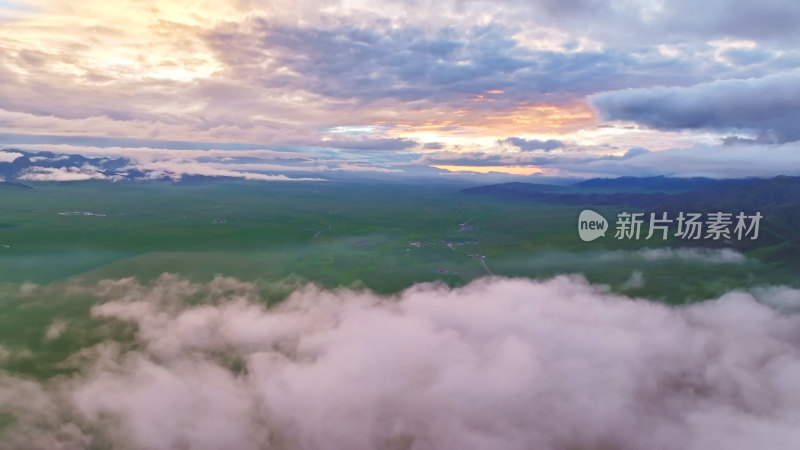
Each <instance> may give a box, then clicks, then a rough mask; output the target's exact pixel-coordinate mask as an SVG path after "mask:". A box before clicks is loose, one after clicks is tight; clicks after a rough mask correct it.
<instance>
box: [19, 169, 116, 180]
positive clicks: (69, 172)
mask: <svg viewBox="0 0 800 450" xmlns="http://www.w3.org/2000/svg"><path fill="white" fill-rule="evenodd" d="M17 179H19V180H25V181H85V180H116V179H118V177H114V176H108V175H106V174H104V173H103V172H100V170H98V169H97V168H96V167H92V166H83V167H29V168H27V169H25V170H24V171H23V172H22V173H21V174H20V175H19V176H18V177H17Z"/></svg>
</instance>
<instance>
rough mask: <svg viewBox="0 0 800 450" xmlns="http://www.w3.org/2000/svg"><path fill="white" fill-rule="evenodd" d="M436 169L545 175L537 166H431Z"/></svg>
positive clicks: (543, 170)
mask: <svg viewBox="0 0 800 450" xmlns="http://www.w3.org/2000/svg"><path fill="white" fill-rule="evenodd" d="M431 167H434V168H436V169H441V170H446V171H448V172H473V173H491V172H496V173H505V174H508V175H535V174H538V173H545V169H543V168H541V167H539V166H448V165H433V166H431Z"/></svg>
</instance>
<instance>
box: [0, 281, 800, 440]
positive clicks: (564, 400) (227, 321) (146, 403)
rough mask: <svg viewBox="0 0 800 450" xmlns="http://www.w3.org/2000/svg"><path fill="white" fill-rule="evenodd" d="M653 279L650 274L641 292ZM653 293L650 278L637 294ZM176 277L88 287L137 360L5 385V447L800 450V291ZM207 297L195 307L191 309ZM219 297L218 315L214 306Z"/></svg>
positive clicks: (84, 364) (96, 360) (113, 357)
mask: <svg viewBox="0 0 800 450" xmlns="http://www.w3.org/2000/svg"><path fill="white" fill-rule="evenodd" d="M639 281H642V280H639ZM636 282H637V281H636V280H634V283H636ZM256 290H257V287H256V286H254V285H251V284H248V283H242V282H239V281H236V280H233V279H228V278H217V279H216V280H214V281H213V282H211V283H209V284H206V285H198V284H193V283H190V282H188V281H187V280H183V279H180V278H176V277H174V276H163V277H162V278H160V279H159V280H158V282H157V283H156V284H155V285H153V286H142V285H140V284H139V283H137V282H136V281H135V280H132V279H125V280H119V281H107V282H103V283H101V284H100V285H99V286H97V287H95V288H91V289H90V290H89V291H90V292H94V293H95V295H100V296H102V297H104V298H107V299H108V300H109V301H107V302H106V303H102V304H100V305H98V306H95V307H94V308H93V310H92V312H93V315H94V316H95V318H97V319H98V320H103V319H117V320H120V321H123V322H128V323H131V324H134V325H136V330H137V331H136V344H137V345H135V346H121V345H118V344H114V343H112V342H105V343H101V344H99V345H96V346H94V347H91V348H87V349H84V350H83V351H82V352H81V353H79V354H77V355H76V356H75V357H74V358H73V359H72V360H71V364H73V365H77V367H78V368H80V370H79V372H77V373H76V374H74V375H71V376H67V377H62V378H57V379H54V380H51V381H49V382H46V383H38V382H34V381H31V380H24V379H20V378H15V377H13V376H9V375H5V376H2V377H0V412H3V413H7V414H11V415H13V416H14V417H15V420H14V421H13V422H11V423H10V424H9V425H7V427H6V429H5V430H4V445H6V446H8V447H10V448H16V447H24V448H30V449H52V448H88V447H115V448H116V447H124V448H152V449H168V448H175V447H182V448H192V449H218V448H237V449H256V448H296V449H316V448H349V449H394V448H415V449H440V448H463V449H483V448H503V449H526V448H539V449H570V448H648V449H655V450H662V449H663V450H671V449H682V450H684V449H688V450H692V449H698V450H699V449H707V448H742V449H745V448H748V449H749V448H791V447H792V445H794V443H795V442H797V441H798V439H800V435H799V434H798V433H800V431H798V430H800V426H798V425H800V406H798V405H800V389H798V386H797V382H796V380H797V377H798V375H800V346H798V342H800V316H796V315H791V314H786V315H785V314H782V313H780V312H778V311H777V310H775V309H772V308H771V307H769V306H766V305H765V304H764V303H770V301H769V300H768V298H769V297H774V298H776V300H775V301H774V302H773V303H776V304H780V305H781V310H783V311H787V310H794V309H796V308H797V307H798V306H800V291H797V290H792V289H789V288H780V287H773V288H768V289H762V290H760V291H759V292H757V293H754V294H747V293H731V294H728V295H725V296H723V297H722V298H720V299H718V300H713V301H707V302H704V303H700V304H695V305H692V306H685V307H668V306H664V305H661V304H657V303H652V302H650V301H646V300H637V299H631V298H626V297H621V296H617V295H612V294H610V293H607V292H605V291H603V290H602V289H600V288H597V287H593V286H591V285H588V284H587V283H586V282H585V281H583V280H582V279H580V278H575V277H558V278H555V279H552V280H549V281H543V282H537V281H531V280H522V279H517V280H512V279H484V280H479V281H476V282H473V283H471V284H470V285H468V286H466V287H464V288H459V289H449V288H447V287H444V286H441V285H430V284H429V285H419V286H415V287H413V288H411V289H409V290H407V291H405V292H403V293H402V294H400V295H399V296H397V297H391V298H381V297H377V296H375V295H373V294H371V293H368V292H356V291H350V290H337V291H333V292H331V291H323V290H320V289H318V288H315V287H313V286H308V287H304V288H301V289H299V290H297V291H296V292H295V293H294V294H292V295H291V296H290V297H289V298H288V299H287V300H286V301H285V302H284V303H282V304H281V305H279V306H277V307H274V308H272V309H267V308H265V307H264V305H263V303H262V302H261V301H260V300H259V299H258V297H257V296H256V294H255V292H256ZM187 298H192V299H195V304H194V305H193V306H190V305H187V304H186V303H184V299H187ZM197 300H201V303H200V304H196V301H197Z"/></svg>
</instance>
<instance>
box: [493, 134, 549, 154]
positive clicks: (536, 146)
mask: <svg viewBox="0 0 800 450" xmlns="http://www.w3.org/2000/svg"><path fill="white" fill-rule="evenodd" d="M500 142H501V143H506V144H510V145H513V146H514V147H517V148H519V149H520V150H522V151H533V150H544V151H550V150H555V149H557V148H561V147H563V146H564V143H563V142H561V141H559V140H557V139H548V140H546V141H541V140H538V139H524V138H519V137H510V138H507V139H503V140H502V141H500Z"/></svg>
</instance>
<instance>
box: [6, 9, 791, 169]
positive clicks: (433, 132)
mask: <svg viewBox="0 0 800 450" xmlns="http://www.w3.org/2000/svg"><path fill="white" fill-rule="evenodd" d="M799 20H800V3H797V2H796V1H793V0H768V1H764V0H740V1H723V0H709V1H707V2H704V3H703V8H702V9H698V7H697V4H696V2H692V1H689V0H676V1H670V2H666V1H641V0H625V1H622V0H616V1H599V0H539V1H514V0H508V1H494V0H493V1H477V0H475V1H472V0H455V1H448V0H440V1H435V2H434V1H430V2H428V1H391V0H370V1H364V0H362V1H357V0H342V1H304V0H300V1H294V0H293V1H261V2H259V1H250V0H239V1H227V2H226V1H183V0H178V1H148V0H119V1H114V2H107V1H98V0H86V1H81V2H70V1H65V0H64V1H62V0H54V1H37V0H0V147H2V148H16V149H22V150H49V151H54V152H64V153H81V154H84V155H104V156H114V157H119V156H124V157H127V158H130V159H131V160H132V161H134V162H135V164H137V165H140V166H144V167H155V166H157V167H161V168H163V169H164V170H167V171H177V172H179V173H194V172H198V173H222V172H225V173H234V174H242V176H245V177H246V176H250V177H251V178H252V177H254V176H255V174H262V175H263V174H269V175H270V176H272V177H277V178H276V179H280V178H281V177H280V175H282V174H284V173H292V174H301V175H302V174H305V175H304V176H305V177H307V178H326V177H328V176H330V175H331V174H337V176H338V177H340V178H341V177H347V176H352V177H355V176H370V177H373V178H392V177H418V176H432V177H439V178H442V179H448V177H450V178H453V177H464V176H466V177H470V178H472V179H475V180H481V179H483V178H482V177H489V176H492V177H495V178H496V177H503V176H506V177H510V178H523V179H530V180H537V179H543V178H544V179H547V178H549V179H556V178H575V177H578V178H585V177H597V176H603V177H616V176H623V175H635V176H652V175H671V176H711V177H718V178H719V177H743V176H760V177H765V176H775V175H781V174H784V175H800V148H798V146H799V144H798V140H800V128H798V127H796V126H795V124H796V123H798V119H800V70H798V68H800V50H797V49H798V48H800V46H798V41H800V27H797V25H796V24H797V23H798V21H799ZM6 159H7V158H6Z"/></svg>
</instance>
